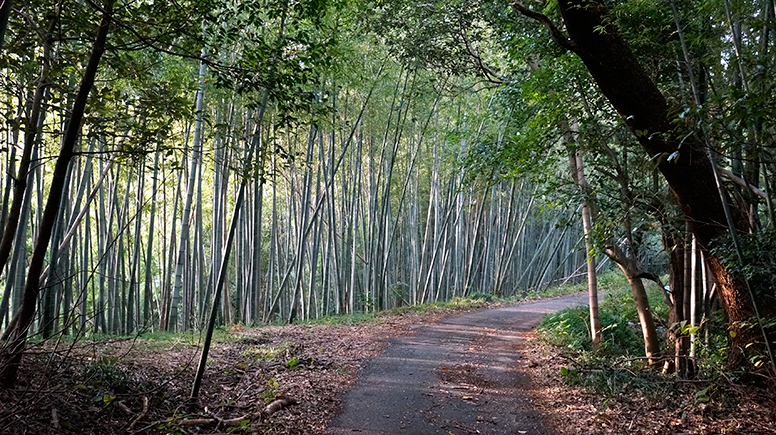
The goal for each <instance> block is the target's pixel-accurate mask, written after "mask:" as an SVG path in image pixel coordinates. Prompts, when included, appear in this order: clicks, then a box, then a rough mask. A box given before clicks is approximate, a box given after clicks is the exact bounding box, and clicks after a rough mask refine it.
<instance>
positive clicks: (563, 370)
mask: <svg viewBox="0 0 776 435" xmlns="http://www.w3.org/2000/svg"><path fill="white" fill-rule="evenodd" d="M560 374H561V376H568V375H569V369H567V368H566V367H561V368H560Z"/></svg>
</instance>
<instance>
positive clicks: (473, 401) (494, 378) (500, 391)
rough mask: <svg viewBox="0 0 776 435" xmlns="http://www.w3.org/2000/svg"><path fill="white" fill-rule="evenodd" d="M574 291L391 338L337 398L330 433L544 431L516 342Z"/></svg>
mask: <svg viewBox="0 0 776 435" xmlns="http://www.w3.org/2000/svg"><path fill="white" fill-rule="evenodd" d="M586 303H587V295H584V294H580V295H575V296H568V297H563V298H558V299H550V300H545V301H540V302H533V303H528V304H523V305H516V306H511V307H506V308H498V309H493V310H485V311H479V312H475V313H471V314H465V315H460V316H454V317H450V318H447V319H446V320H443V321H442V322H441V323H439V324H435V325H419V326H417V327H416V328H417V332H415V333H414V334H412V335H409V336H404V337H400V338H398V339H394V340H391V341H390V342H389V344H388V346H387V348H386V350H385V352H384V353H383V354H382V355H381V356H379V357H377V358H375V359H373V360H371V361H370V362H369V363H368V364H367V365H366V367H365V368H364V369H363V371H362V373H361V375H360V378H359V380H358V382H357V383H356V384H355V386H354V387H353V388H352V389H351V390H350V391H348V392H347V393H346V394H345V396H344V398H343V408H344V410H343V412H342V413H341V414H340V415H338V416H337V417H335V418H334V419H333V420H332V422H331V423H330V425H329V431H330V433H331V434H332V435H344V434H347V435H353V434H359V435H378V434H380V435H393V434H402V435H413V434H417V435H425V434H429V435H431V434H444V435H451V434H452V435H462V434H477V433H480V434H510V435H511V434H515V435H517V434H527V435H531V434H551V433H552V432H551V431H549V430H548V429H547V428H546V427H544V425H543V423H542V420H541V413H540V410H536V409H534V407H533V405H532V404H531V401H530V395H531V392H530V388H531V383H530V382H529V379H527V376H526V375H525V374H524V373H522V372H521V367H522V366H525V364H526V362H527V361H522V362H521V356H520V354H519V344H520V343H521V341H522V340H523V339H524V338H523V336H524V334H525V333H526V332H529V331H530V330H531V329H533V328H534V327H535V326H536V325H537V324H538V323H539V320H540V319H541V317H542V316H543V315H544V314H547V313H552V312H555V311H559V310H561V309H563V308H566V307H570V306H574V305H584V304H586Z"/></svg>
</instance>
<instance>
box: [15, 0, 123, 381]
mask: <svg viewBox="0 0 776 435" xmlns="http://www.w3.org/2000/svg"><path fill="white" fill-rule="evenodd" d="M111 11H112V4H111V3H110V2H109V3H108V4H107V5H106V8H105V11H104V12H103V15H102V19H101V20H100V27H99V30H98V32H97V38H96V40H95V42H94V46H93V47H92V53H91V56H90V57H89V63H88V64H87V66H86V69H85V70H84V76H83V79H82V80H81V86H80V87H79V89H78V95H77V96H76V99H75V102H74V103H73V108H72V111H71V115H70V120H69V122H68V125H67V130H66V132H65V137H64V138H63V140H62V148H61V149H60V152H59V157H58V158H57V162H56V166H55V167H54V173H53V176H52V179H51V188H50V189H49V195H48V199H47V201H46V208H45V211H44V212H43V216H42V218H41V222H40V227H39V232H38V237H37V240H36V241H35V247H34V248H33V252H32V258H31V260H30V266H29V268H28V271H27V283H26V285H25V287H24V300H23V302H22V307H21V309H20V310H19V312H18V313H17V314H16V315H15V316H14V320H13V321H12V322H11V323H13V326H12V327H11V328H9V330H8V334H6V335H7V336H8V337H7V339H8V345H7V346H4V347H3V348H2V351H1V352H0V384H2V385H3V386H5V387H13V385H14V384H15V383H16V375H17V372H18V369H19V363H20V362H21V358H22V352H24V348H25V345H26V342H27V331H28V330H29V328H30V325H31V324H32V320H33V316H34V315H35V308H36V306H37V303H38V295H39V294H40V286H39V284H40V273H41V271H42V270H43V262H44V260H45V257H46V251H47V250H48V245H49V241H50V239H51V232H52V230H53V228H54V224H55V223H56V218H57V215H58V213H59V203H60V200H61V198H62V192H63V190H64V187H65V177H66V175H67V167H68V165H69V163H70V160H71V159H72V157H73V150H74V148H75V144H76V142H77V139H78V136H79V134H80V131H81V120H82V119H83V115H84V110H85V109H86V103H87V100H88V98H89V92H90V91H91V89H92V86H93V85H94V79H95V77H96V75H97V68H98V66H99V64H100V59H101V58H102V54H103V53H104V52H105V40H106V39H107V37H108V30H109V28H110V21H111ZM4 338H6V337H4Z"/></svg>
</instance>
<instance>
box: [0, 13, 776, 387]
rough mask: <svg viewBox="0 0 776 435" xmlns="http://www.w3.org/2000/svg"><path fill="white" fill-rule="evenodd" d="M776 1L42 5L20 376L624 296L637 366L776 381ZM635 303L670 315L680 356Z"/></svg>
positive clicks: (21, 289)
mask: <svg viewBox="0 0 776 435" xmlns="http://www.w3.org/2000/svg"><path fill="white" fill-rule="evenodd" d="M775 12H776V11H775V10H774V3H773V0H712V1H700V0H683V1H675V0H672V1H668V2H666V1H634V0H624V1H618V2H612V1H599V0H589V1H579V0H559V1H557V2H554V1H553V2H546V3H545V2H532V3H530V4H522V3H520V2H514V3H511V4H510V3H509V2H492V3H484V4H481V3H479V2H472V3H468V2H465V1H457V0H455V1H446V2H436V3H434V2H414V1H398V0H387V1H376V2H348V1H344V0H337V1H329V0H313V1H306V0H302V1H292V0H277V1H274V0H273V1H264V0H257V1H229V0H204V1H197V0H191V1H189V0H185V1H178V2H153V1H143V0H139V1H123V0H121V1H113V0H107V1H101V0H84V1H79V2H50V1H46V0H32V1H27V2H20V1H18V0H16V1H12V0H5V1H4V2H3V3H2V14H0V69H1V70H2V75H0V86H1V89H2V90H1V91H0V117H1V118H2V123H1V124H0V141H1V142H2V153H0V160H1V161H2V165H3V167H4V169H5V171H4V172H5V173H4V176H3V177H2V178H0V221H1V222H0V223H2V226H1V227H2V228H3V236H2V240H0V266H1V269H0V270H1V272H0V273H1V274H0V286H2V289H1V291H2V299H1V300H0V323H1V324H2V328H3V331H4V336H3V347H2V351H1V352H0V363H2V364H1V366H2V376H0V377H1V378H2V380H3V382H4V384H5V385H12V384H13V383H14V381H15V367H17V366H18V362H19V360H20V358H21V355H22V352H23V350H24V347H25V343H26V342H27V341H28V340H30V339H33V340H48V339H51V338H57V337H60V336H63V335H64V336H73V337H75V338H76V339H80V338H84V337H90V336H93V335H95V334H115V335H132V334H136V333H139V332H143V331H149V330H170V331H191V330H197V329H201V328H203V327H205V326H206V325H208V323H210V324H211V325H212V323H216V324H223V325H233V324H244V325H256V324H262V323H267V322H295V321H301V320H307V319H315V318H319V317H322V316H328V315H333V314H344V313H353V312H359V311H374V310H384V309H389V308H394V307H397V306H402V305H414V304H419V303H425V302H433V301H441V300H449V299H452V298H455V297H464V296H471V295H474V294H487V295H494V296H498V297H502V296H503V297H506V296H513V295H520V294H526V293H528V292H537V291H541V290H542V289H544V288H547V287H549V286H553V285H557V284H561V283H565V282H570V281H578V280H584V279H586V278H585V277H587V280H588V283H589V288H590V294H591V319H592V320H591V332H592V335H593V340H594V341H596V340H597V336H599V337H600V330H601V325H600V323H599V322H598V321H597V320H596V319H597V317H596V315H595V313H596V309H597V308H596V303H595V295H596V279H595V277H596V270H597V269H600V268H608V267H615V266H619V268H620V269H621V271H622V273H624V274H625V275H626V276H627V278H628V281H629V283H630V285H631V288H632V290H633V294H634V299H635V301H636V304H637V308H638V311H639V317H640V320H641V330H642V333H643V337H644V348H645V355H646V356H647V357H649V358H650V359H657V358H659V357H660V356H661V355H664V354H670V355H671V356H672V358H673V357H674V356H675V361H674V364H675V368H676V370H677V371H679V372H681V373H683V374H684V375H686V376H691V375H692V372H693V364H692V359H691V358H686V356H688V355H689V356H694V354H693V352H694V345H693V344H692V343H694V340H692V337H694V336H695V335H696V334H700V333H702V332H703V329H702V328H705V327H706V325H707V324H708V320H709V319H710V318H711V317H712V316H713V313H714V311H719V312H721V313H723V314H724V315H725V318H726V319H727V329H726V330H725V331H724V332H723V333H724V334H726V335H727V339H728V340H729V352H728V363H729V365H730V367H731V368H734V369H741V368H744V369H747V370H751V371H753V372H760V373H766V374H767V373H768V371H770V372H771V373H773V370H774V367H773V351H772V349H771V346H772V345H773V339H774V332H775V331H776V329H775V327H774V323H775V320H776V301H775V300H774V298H776V281H774V276H776V242H774V240H776V238H775V237H776V232H774V221H776V212H775V209H776V202H774V200H773V199H772V198H771V197H770V196H769V193H770V192H771V191H772V189H773V188H774V184H775V183H776V177H774V173H776V150H775V149H774V145H775V143H774V137H775V135H774V133H776V132H775V131H774V130H775V128H776V106H774V101H776V99H775V98H774V89H775V88H774V86H775V85H776V81H774V68H776V56H774V53H776V18H775V17H774V13H775ZM645 280H651V281H655V282H657V283H659V285H660V287H661V288H665V294H664V297H665V303H666V304H668V305H669V307H670V309H671V318H670V319H669V320H668V325H669V326H670V328H669V329H670V331H669V334H668V335H669V336H671V337H674V336H675V337H676V339H675V340H674V342H675V344H674V343H673V342H671V344H670V346H666V344H665V342H664V340H663V338H664V337H660V336H659V335H658V332H657V328H656V325H655V319H654V318H653V315H652V313H651V309H650V307H649V303H648V301H647V297H646V293H645V284H644V281H645Z"/></svg>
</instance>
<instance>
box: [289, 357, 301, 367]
mask: <svg viewBox="0 0 776 435" xmlns="http://www.w3.org/2000/svg"><path fill="white" fill-rule="evenodd" d="M300 362H301V360H300V359H299V358H297V357H295V356H292V357H291V358H289V359H288V362H287V363H286V368H287V369H289V370H294V369H296V368H298V367H299V363H300Z"/></svg>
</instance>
